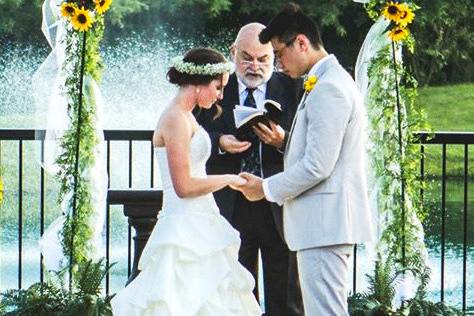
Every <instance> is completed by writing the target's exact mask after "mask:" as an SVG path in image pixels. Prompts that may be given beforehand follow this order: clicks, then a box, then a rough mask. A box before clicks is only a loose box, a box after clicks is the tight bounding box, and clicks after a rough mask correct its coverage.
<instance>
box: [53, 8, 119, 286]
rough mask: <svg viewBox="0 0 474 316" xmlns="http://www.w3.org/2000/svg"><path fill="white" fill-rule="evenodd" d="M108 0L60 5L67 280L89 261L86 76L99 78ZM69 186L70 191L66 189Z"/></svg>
mask: <svg viewBox="0 0 474 316" xmlns="http://www.w3.org/2000/svg"><path fill="white" fill-rule="evenodd" d="M111 2H112V1H111V0H105V1H104V0H102V1H100V0H93V1H92V0H87V1H86V0H75V1H64V2H63V3H62V4H61V7H60V10H61V15H62V16H63V18H64V20H65V21H64V22H65V23H66V29H67V33H66V36H65V47H66V48H65V50H66V57H65V61H64V63H63V67H62V72H63V73H64V74H65V78H66V80H65V82H64V84H63V87H62V91H61V92H62V93H63V94H64V95H65V96H66V98H67V100H68V104H67V110H68V116H69V118H70V122H71V123H70V126H69V129H68V130H67V131H66V132H65V134H64V135H63V137H62V139H61V141H60V148H61V154H60V155H59V157H58V159H57V161H56V162H57V164H58V166H59V170H60V171H59V173H58V176H59V179H60V183H61V186H60V191H59V201H60V202H62V203H64V204H65V205H66V207H67V211H66V212H65V213H66V222H65V224H64V227H63V231H62V246H63V251H64V254H65V256H66V257H68V258H69V267H70V271H71V278H70V281H72V279H73V276H72V272H73V270H74V269H73V268H74V266H75V265H76V264H82V263H84V262H86V261H87V260H89V259H90V254H89V253H90V249H91V248H90V242H91V239H92V235H93V231H92V227H91V225H90V224H91V215H92V214H93V212H94V204H93V201H92V195H91V182H90V181H91V180H90V169H91V168H92V167H93V165H94V163H95V157H94V148H95V147H96V146H97V145H98V144H99V139H98V138H97V136H96V129H95V117H96V100H95V98H94V91H93V90H94V87H93V84H92V83H91V82H92V81H91V79H92V80H94V81H100V77H101V71H102V68H103V65H102V59H101V56H100V53H99V45H100V42H101V40H102V38H103V34H104V17H103V14H104V13H105V12H106V11H107V10H108V9H109V7H110V5H111ZM71 188H72V192H71Z"/></svg>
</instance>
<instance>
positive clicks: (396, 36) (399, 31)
mask: <svg viewBox="0 0 474 316" xmlns="http://www.w3.org/2000/svg"><path fill="white" fill-rule="evenodd" d="M409 34H410V32H409V31H408V29H407V28H404V27H395V28H393V29H392V30H391V31H390V32H389V33H388V37H389V38H390V39H391V40H392V41H394V42H398V41H402V40H404V39H406V38H407V37H408V35H409Z"/></svg>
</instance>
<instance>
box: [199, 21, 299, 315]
mask: <svg viewBox="0 0 474 316" xmlns="http://www.w3.org/2000/svg"><path fill="white" fill-rule="evenodd" d="M264 28H265V26H264V25H262V24H259V23H250V24H247V25H245V26H244V27H242V28H241V29H240V31H239V33H238V35H237V37H236V39H235V42H234V43H233V44H232V46H231V49H230V50H231V56H232V60H233V61H234V63H235V67H236V71H235V73H234V74H233V75H232V76H231V77H230V79H229V83H228V85H227V86H226V87H225V90H224V98H223V100H222V101H221V102H220V106H221V107H220V109H218V108H217V107H212V109H211V110H205V111H201V112H200V113H195V114H196V116H197V119H198V122H199V123H200V124H201V125H202V126H203V127H204V128H205V129H206V130H207V131H208V133H209V134H210V137H211V142H212V153H211V157H210V159H209V160H208V163H207V172H208V174H224V173H234V174H238V173H240V172H242V171H246V172H250V173H252V174H255V175H258V176H260V177H264V178H266V177H269V176H271V175H273V174H275V173H278V172H280V171H282V170H283V152H284V149H285V145H286V139H287V136H288V133H289V130H290V128H291V124H292V121H293V117H294V114H295V111H296V108H297V104H298V101H299V91H300V90H301V86H302V84H301V82H299V81H295V80H293V79H291V78H289V77H288V76H286V75H284V74H283V73H280V72H276V71H273V68H274V54H273V49H272V46H271V45H270V44H261V43H260V42H259V39H258V35H259V33H260V32H261V30H262V29H264ZM266 99H267V100H273V101H276V102H278V103H279V104H280V105H281V107H282V116H281V121H280V122H271V124H270V125H269V126H262V127H263V128H264V130H265V131H266V133H265V135H264V137H262V138H261V139H259V138H258V137H257V136H256V135H255V133H253V132H251V135H248V137H246V138H245V139H247V140H248V141H240V140H239V139H237V138H236V136H235V134H236V126H235V121H234V116H233V109H234V107H235V106H236V105H241V106H248V107H254V108H257V109H261V108H263V101H264V100H266ZM220 112H221V113H220ZM214 196H215V199H216V202H217V205H218V206H219V209H220V211H221V213H222V215H223V216H224V217H225V218H226V219H227V220H228V221H229V222H230V223H231V224H232V225H233V226H234V228H235V229H237V230H238V231H239V232H240V238H241V240H242V244H241V247H240V250H239V261H240V262H241V263H242V265H244V266H245V267H246V268H247V269H248V270H249V271H250V272H251V273H252V275H253V276H254V278H255V281H256V284H257V286H256V288H255V291H254V293H255V295H256V296H257V299H258V294H259V293H258V283H257V282H258V278H257V274H258V252H259V251H260V253H261V258H262V265H263V283H264V284H263V289H264V297H265V315H266V316H280V315H281V316H293V315H303V307H302V306H303V305H302V301H301V291H300V289H299V284H298V276H297V267H296V258H295V255H294V253H291V252H290V251H289V249H288V246H287V245H286V243H285V241H284V238H283V227H282V226H283V224H282V208H281V207H279V206H278V205H277V204H275V203H270V202H267V201H265V200H262V201H257V202H250V201H248V200H247V199H246V198H245V197H244V196H243V195H242V194H241V193H240V192H237V191H234V190H231V189H229V188H225V189H222V190H220V191H217V192H215V193H214Z"/></svg>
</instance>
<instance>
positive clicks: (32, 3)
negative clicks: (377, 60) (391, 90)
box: [0, 0, 474, 85]
mask: <svg viewBox="0 0 474 316" xmlns="http://www.w3.org/2000/svg"><path fill="white" fill-rule="evenodd" d="M287 2H288V1H286V0H273V1H272V2H271V3H268V2H258V1H249V0H241V1H230V0H178V1H166V0H114V2H113V5H112V7H111V10H110V14H109V17H110V18H109V19H108V21H109V22H110V26H111V28H109V29H110V32H109V34H114V36H115V35H116V33H117V32H118V31H119V29H123V28H124V29H126V30H128V31H138V32H143V31H146V30H150V29H154V28H156V26H157V25H159V24H160V23H162V22H163V21H165V22H168V23H169V24H170V25H171V26H172V27H174V28H177V29H182V30H185V31H187V32H192V33H196V32H198V33H203V34H208V35H210V36H216V32H217V31H220V30H222V29H227V30H230V31H232V32H233V31H235V29H237V28H239V27H240V26H241V25H242V24H244V23H248V22H252V21H260V22H263V23H267V22H268V21H269V19H270V18H271V17H272V16H273V15H274V14H275V13H276V12H277V11H278V10H279V9H280V8H281V7H282V6H283V5H284V4H285V3H287ZM296 2H297V3H299V4H301V5H302V7H303V8H304V9H305V11H306V12H308V13H309V14H310V15H311V16H312V17H314V18H315V19H316V20H317V21H319V23H320V24H321V25H322V30H323V39H324V41H325V43H326V46H327V47H328V48H330V50H331V51H332V52H335V53H336V54H337V56H339V58H340V59H342V62H343V64H344V65H346V66H347V67H349V66H351V65H353V64H354V62H355V60H356V58H357V53H358V49H355V48H357V47H360V45H361V43H362V41H363V39H364V37H365V34H366V33H367V30H368V28H369V27H370V25H371V21H370V18H368V17H367V16H366V13H365V12H364V6H363V5H361V4H358V3H354V2H352V1H348V0H316V1H315V0H298V1H296ZM384 2H385V0H377V1H371V3H377V4H378V5H379V6H380V4H382V3H384ZM42 3H43V0H0V40H2V38H8V39H14V40H21V41H25V40H30V39H31V38H32V37H34V38H35V39H36V41H40V40H42V39H43V37H42V35H41V31H40V26H41V19H40V17H41V4H42ZM414 3H415V4H416V5H418V6H419V7H421V10H418V11H416V19H415V23H414V24H413V26H411V27H410V28H411V30H412V33H413V35H414V37H416V38H417V47H416V48H417V54H416V55H413V54H408V53H407V54H406V58H407V61H408V63H407V64H408V65H409V66H410V68H411V72H412V73H413V74H415V76H416V78H417V79H418V81H419V82H420V84H421V85H427V84H430V83H445V82H468V81H473V80H474V75H473V74H474V19H472V16H474V6H473V5H472V2H471V0H416V1H414ZM374 12H375V11H374Z"/></svg>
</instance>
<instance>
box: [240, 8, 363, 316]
mask: <svg viewBox="0 0 474 316" xmlns="http://www.w3.org/2000/svg"><path fill="white" fill-rule="evenodd" d="M260 41H261V42H262V43H268V42H271V44H272V46H273V50H274V53H275V56H276V58H277V62H278V66H279V67H280V68H281V69H282V70H283V71H284V72H285V73H286V74H288V75H289V76H290V77H292V78H299V77H301V76H306V78H307V79H306V82H310V81H311V80H313V82H314V81H316V83H315V85H314V86H312V85H311V84H309V83H307V84H305V90H306V92H305V95H304V96H303V98H302V100H301V102H300V104H299V106H298V110H297V113H296V116H295V119H294V121H293V126H292V129H291V131H290V135H289V140H288V142H287V145H286V150H285V154H284V171H283V172H280V173H278V174H276V175H273V176H271V177H269V178H266V179H264V180H262V179H261V178H259V177H256V176H254V175H252V174H249V173H242V174H241V175H242V176H243V177H245V178H246V179H247V180H248V182H247V184H246V185H245V186H244V187H242V188H241V189H242V191H243V193H244V195H245V196H246V197H247V198H248V199H249V200H252V201H255V200H260V199H263V198H266V199H267V200H268V201H272V202H276V203H278V204H280V205H283V224H284V234H285V239H286V242H287V243H288V246H289V248H290V249H291V250H295V251H297V261H298V270H299V278H300V283H301V289H302V293H303V303H304V309H305V314H306V315H309V316H328V315H335V316H340V315H347V314H348V311H347V290H348V289H347V276H348V270H349V264H350V260H349V258H350V256H351V254H352V249H353V245H354V244H355V243H359V242H364V241H368V240H371V239H372V223H371V219H370V212H369V206H368V198H367V184H366V148H365V146H366V138H367V135H366V113H365V109H364V107H363V105H362V102H361V98H360V95H359V93H358V91H357V88H356V85H355V83H354V81H353V80H352V78H351V76H350V75H349V74H348V73H347V72H346V71H345V70H344V69H343V67H342V66H341V65H340V64H339V63H338V61H337V59H336V57H335V56H334V55H329V54H328V53H327V52H326V50H325V49H324V47H323V44H322V41H321V38H320V33H319V30H318V28H317V26H316V24H315V23H314V22H313V21H312V20H311V19H310V18H309V17H308V16H307V15H305V14H304V13H303V12H302V10H301V8H300V7H299V6H298V5H296V4H293V3H290V4H288V5H287V6H285V7H284V8H283V10H282V11H280V12H279V13H278V14H277V15H276V16H275V17H274V18H273V20H272V21H271V22H270V23H269V25H268V26H267V27H266V28H265V29H264V30H263V31H262V32H261V33H260ZM255 132H256V133H257V134H259V135H260V134H261V133H263V132H264V131H262V130H259V129H258V128H257V129H256V130H255Z"/></svg>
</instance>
